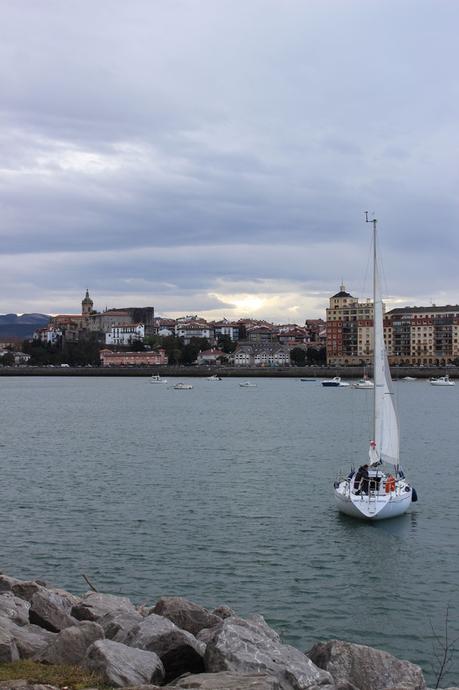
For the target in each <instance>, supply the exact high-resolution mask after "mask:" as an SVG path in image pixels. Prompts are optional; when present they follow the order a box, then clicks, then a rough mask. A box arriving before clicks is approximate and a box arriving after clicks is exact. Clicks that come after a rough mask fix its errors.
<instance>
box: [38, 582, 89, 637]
mask: <svg viewBox="0 0 459 690" xmlns="http://www.w3.org/2000/svg"><path fill="white" fill-rule="evenodd" d="M71 608H72V606H71V604H70V602H69V600H68V599H67V598H66V597H65V596H62V595H61V594H58V593H57V591H52V590H48V589H42V590H39V591H38V592H35V594H34V595H33V597H32V599H31V602H30V611H29V619H30V622H31V623H35V624H36V625H39V626H40V627H42V628H45V629H46V630H50V631H51V632H60V631H61V630H64V629H65V628H69V627H70V626H71V625H76V624H77V622H78V621H77V620H76V618H73V616H71V615H70V611H71Z"/></svg>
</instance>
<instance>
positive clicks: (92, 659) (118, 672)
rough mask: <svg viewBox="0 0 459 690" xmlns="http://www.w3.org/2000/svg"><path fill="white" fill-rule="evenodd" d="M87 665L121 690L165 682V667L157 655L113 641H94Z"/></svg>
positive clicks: (85, 662) (88, 653) (88, 654)
mask: <svg viewBox="0 0 459 690" xmlns="http://www.w3.org/2000/svg"><path fill="white" fill-rule="evenodd" d="M83 663H84V665H85V666H86V668H88V669H89V670H90V671H95V672H96V673H99V674H100V675H101V676H102V677H103V678H104V680H105V682H106V683H107V684H109V685H114V686H115V687H118V688H122V687H125V686H129V685H141V684H145V683H150V682H155V683H156V682H158V683H161V682H162V681H163V679H164V667H163V665H162V663H161V661H160V659H159V657H158V655H157V654H155V653H154V652H148V651H145V650H142V649H135V648H132V647H126V645H124V644H121V643H120V642H114V641H113V640H98V641H97V642H94V644H92V645H91V646H90V647H89V649H88V651H87V653H86V656H85V659H84V662H83Z"/></svg>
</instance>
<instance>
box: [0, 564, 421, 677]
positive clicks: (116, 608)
mask: <svg viewBox="0 0 459 690" xmlns="http://www.w3.org/2000/svg"><path fill="white" fill-rule="evenodd" d="M20 659H33V660H34V661H36V662H40V663H42V664H72V665H76V666H79V667H81V668H84V669H87V670H89V671H94V672H96V673H97V674H98V677H99V678H100V679H101V683H102V684H104V685H107V686H111V687H117V688H123V687H131V688H132V687H140V686H142V688H143V690H154V689H155V688H159V687H164V686H167V687H173V688H189V689H191V688H194V689H197V690H389V689H392V690H402V689H403V690H426V683H425V681H424V678H423V675H422V672H421V669H420V668H419V667H418V666H415V665H414V664H411V663H410V662H408V661H401V660H399V659H397V658H395V657H393V656H391V655H390V654H387V653H386V652H383V651H380V650H377V649H372V648H371V647H366V646H363V645H356V644H351V643H348V642H342V641H339V640H330V641H328V642H320V643H318V644H316V645H315V646H314V647H313V648H312V649H310V650H309V651H308V652H306V653H303V652H301V651H299V650H298V649H295V648H294V647H291V646H289V645H286V644H283V643H282V641H281V640H280V637H279V635H278V634H277V633H276V632H275V630H273V629H272V628H271V627H269V625H268V624H267V623H266V621H265V620H264V618H263V617H262V616H260V615H253V616H251V617H249V618H245V619H244V618H240V617H239V616H237V615H236V614H235V613H234V612H233V611H232V610H231V609H229V608H227V607H226V606H221V607H219V608H217V609H215V610H214V611H212V612H209V611H208V610H206V609H205V608H202V607H201V606H198V605H196V604H194V603H192V602H190V601H187V600H186V599H183V598H181V597H163V598H161V599H159V601H158V602H156V604H155V605H154V606H151V607H148V606H145V605H143V606H135V605H134V604H133V603H132V602H131V601H130V600H129V599H127V598H126V597H119V596H113V595H110V594H102V593H98V592H95V591H92V592H88V593H86V594H84V595H83V596H81V597H80V596H75V595H74V594H71V593H70V592H66V591H64V590H62V589H58V588H56V587H52V586H50V585H48V584H46V583H45V582H42V581H40V580H36V581H33V582H32V581H30V582H25V581H21V580H17V579H15V578H12V577H8V576H6V575H0V664H1V663H5V662H13V661H16V660H20ZM21 683H22V685H21ZM23 685H24V682H23V681H17V680H15V681H8V682H6V683H5V682H3V683H1V684H0V689H1V688H11V689H14V688H20V687H23ZM27 687H28V690H43V689H44V688H46V689H47V690H50V688H51V686H38V685H35V686H33V684H32V685H30V684H29V685H28V686H27Z"/></svg>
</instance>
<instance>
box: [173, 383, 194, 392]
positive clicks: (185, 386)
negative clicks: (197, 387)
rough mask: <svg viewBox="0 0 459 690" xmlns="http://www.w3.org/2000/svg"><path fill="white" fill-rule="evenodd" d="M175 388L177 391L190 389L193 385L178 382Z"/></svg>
mask: <svg viewBox="0 0 459 690" xmlns="http://www.w3.org/2000/svg"><path fill="white" fill-rule="evenodd" d="M173 388H174V390H175V391H190V390H191V389H192V388H193V386H192V385H191V383H176V384H175V386H173Z"/></svg>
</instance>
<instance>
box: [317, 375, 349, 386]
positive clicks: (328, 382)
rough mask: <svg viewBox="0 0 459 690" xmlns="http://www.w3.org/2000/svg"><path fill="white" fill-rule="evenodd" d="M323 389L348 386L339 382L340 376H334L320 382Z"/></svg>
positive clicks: (343, 382) (344, 382)
mask: <svg viewBox="0 0 459 690" xmlns="http://www.w3.org/2000/svg"><path fill="white" fill-rule="evenodd" d="M321 383H322V386H324V387H325V388H347V387H348V386H350V384H349V383H346V381H341V376H334V377H333V378H332V379H325V380H324V381H322V382H321Z"/></svg>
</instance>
